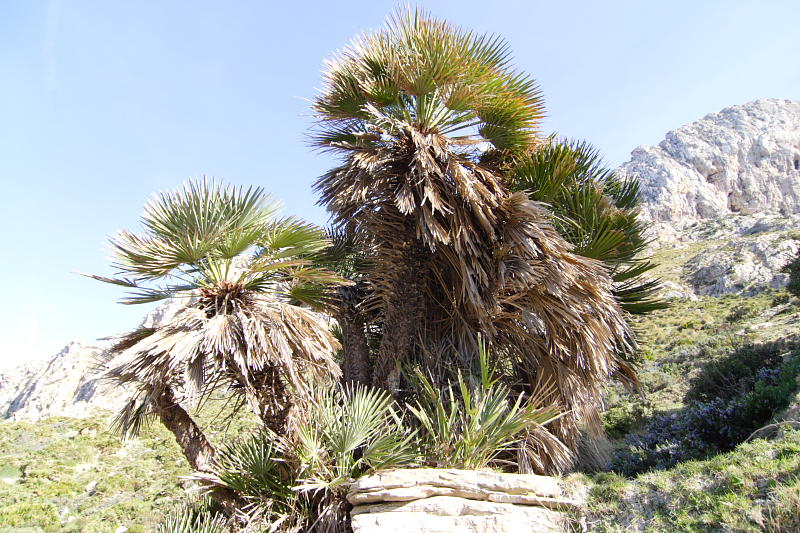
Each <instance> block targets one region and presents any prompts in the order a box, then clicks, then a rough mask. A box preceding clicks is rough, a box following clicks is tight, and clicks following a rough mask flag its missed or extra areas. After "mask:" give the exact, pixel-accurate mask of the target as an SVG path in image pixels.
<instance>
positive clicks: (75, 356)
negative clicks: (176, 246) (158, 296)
mask: <svg viewBox="0 0 800 533" xmlns="http://www.w3.org/2000/svg"><path fill="white" fill-rule="evenodd" d="M187 303H188V300H187V299H185V298H183V299H178V298H176V299H171V300H167V301H165V302H163V303H162V304H161V305H159V306H157V307H156V308H154V309H153V310H152V311H150V312H149V313H147V315H146V316H145V317H144V319H143V320H142V322H141V323H140V324H139V327H146V328H152V327H155V326H157V325H158V324H160V323H162V322H163V321H165V320H169V319H171V318H172V317H173V316H174V315H175V313H176V312H177V311H178V310H179V309H181V307H182V306H184V305H186V304H187ZM104 351H105V349H104V348H102V347H98V346H90V345H88V344H86V343H83V342H79V341H73V342H70V343H69V344H67V346H65V347H64V349H62V350H61V351H60V352H59V353H57V354H56V355H55V356H53V357H52V358H51V359H50V360H48V361H47V362H45V363H38V364H32V365H23V366H20V367H17V368H14V369H12V370H8V371H6V372H3V373H2V374H0V419H2V418H10V419H12V420H28V421H36V420H39V419H40V418H45V417H48V416H70V417H79V418H80V417H86V416H91V415H93V414H95V413H97V412H98V411H105V410H117V409H118V408H120V407H121V406H122V403H123V402H124V400H125V399H126V394H125V393H121V391H120V390H119V387H117V386H115V385H114V384H112V383H109V382H106V381H104V380H102V379H100V378H99V376H98V374H97V366H98V363H99V362H100V361H101V360H104V359H106V357H105V356H104Z"/></svg>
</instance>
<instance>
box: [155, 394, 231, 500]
mask: <svg viewBox="0 0 800 533" xmlns="http://www.w3.org/2000/svg"><path fill="white" fill-rule="evenodd" d="M155 408H156V411H157V413H158V417H159V419H160V420H161V423H162V424H164V426H165V427H166V428H167V429H168V430H170V431H171V432H172V434H173V435H174V436H175V440H176V441H177V442H178V446H180V447H181V451H182V452H183V455H184V456H185V457H186V459H187V460H188V461H189V464H190V465H191V466H192V468H193V469H194V470H197V471H200V472H208V471H209V470H210V469H211V467H212V466H213V462H214V458H215V457H216V454H217V450H216V449H215V448H214V446H212V445H211V443H210V442H209V441H208V439H207V438H206V436H205V434H204V433H203V430H202V429H200V427H199V426H198V425H197V424H196V423H195V421H194V420H193V419H192V417H191V416H190V415H189V413H187V412H186V410H185V409H184V408H183V407H181V405H180V404H179V403H178V400H177V398H176V397H175V393H174V391H173V390H172V389H171V388H170V387H166V388H164V390H163V391H162V392H161V394H160V395H159V396H158V397H157V398H156V400H155ZM210 495H211V497H212V498H214V499H215V500H216V501H217V502H218V503H219V504H220V505H221V506H222V508H223V509H225V511H226V512H227V513H228V514H229V515H233V514H234V512H235V511H236V508H237V506H239V505H240V504H242V503H243V502H241V501H240V498H239V497H238V496H237V495H236V493H234V492H233V491H232V490H230V489H225V488H222V487H215V488H214V489H213V490H212V491H211V493H210Z"/></svg>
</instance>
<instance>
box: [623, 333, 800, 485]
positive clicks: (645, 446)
mask: <svg viewBox="0 0 800 533" xmlns="http://www.w3.org/2000/svg"><path fill="white" fill-rule="evenodd" d="M781 352H782V350H780V349H777V347H776V346H775V345H765V346H761V347H748V348H747V349H746V350H744V351H743V352H742V353H743V354H745V357H743V360H744V361H746V360H750V361H760V362H761V363H763V364H767V365H768V366H761V367H760V368H759V367H758V366H753V367H747V366H739V365H740V364H741V365H744V363H743V360H739V359H735V358H734V359H727V360H723V361H717V362H715V364H714V365H709V366H708V367H707V369H708V368H709V367H711V368H712V369H713V372H710V373H708V374H706V375H705V377H704V378H703V379H702V380H700V381H699V382H698V383H700V384H702V386H703V387H704V388H703V389H702V390H695V391H694V395H695V396H696V397H697V398H699V400H697V401H696V402H695V403H692V404H690V405H689V406H688V407H686V408H685V409H683V410H681V411H678V412H676V413H673V414H662V415H659V416H657V417H655V418H654V419H653V420H652V421H651V422H650V423H649V424H648V425H647V427H646V428H645V430H644V431H643V432H642V433H641V434H633V435H629V436H628V437H627V438H626V446H625V447H623V448H622V449H621V450H619V451H618V453H617V455H616V457H615V458H614V460H613V462H612V466H613V469H614V470H616V471H618V472H621V473H624V474H626V475H633V474H638V473H641V472H644V471H647V470H650V469H664V468H669V467H672V466H674V465H676V464H678V463H680V462H683V461H687V460H691V459H704V458H706V457H709V456H711V455H714V454H717V453H719V452H724V451H729V450H732V449H733V448H734V447H735V446H736V445H738V444H739V443H741V442H742V441H744V440H745V439H747V438H748V437H749V436H750V435H751V434H752V433H753V432H754V431H755V430H757V429H758V428H760V427H762V426H763V425H764V424H766V423H767V422H768V421H769V420H770V419H771V418H772V417H773V416H775V414H776V413H777V412H779V411H780V410H782V409H783V408H785V407H786V406H787V405H788V403H789V401H790V399H791V398H792V396H793V394H794V393H795V392H796V391H797V389H798V382H797V377H798V375H800V357H798V356H800V353H798V352H796V353H795V354H794V356H790V357H787V358H785V359H781V358H780V353H781ZM731 360H733V361H736V363H737V364H732V363H731ZM776 360H777V362H776ZM720 369H729V370H730V374H729V376H727V377H726V379H727V381H726V382H725V383H724V385H725V387H726V388H723V389H717V390H716V393H717V394H716V396H712V395H713V392H712V391H713V390H714V389H713V386H714V385H721V384H722V383H721V381H720V376H721V375H722V374H721V370H720Z"/></svg>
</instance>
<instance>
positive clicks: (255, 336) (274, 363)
mask: <svg viewBox="0 0 800 533" xmlns="http://www.w3.org/2000/svg"><path fill="white" fill-rule="evenodd" d="M142 224H143V226H144V230H143V231H142V232H141V233H130V232H127V231H121V232H119V234H118V235H117V236H115V237H114V238H113V239H112V240H111V248H112V253H113V256H114V259H115V262H114V264H113V266H114V267H115V268H116V270H117V271H118V275H117V276H116V277H113V278H106V277H102V276H91V277H93V278H95V279H98V280H100V281H104V282H108V283H113V284H116V285H121V286H123V287H126V288H128V289H129V294H128V296H127V297H126V298H125V299H123V303H126V304H138V303H145V302H153V301H158V300H163V299H166V298H174V299H175V300H176V301H178V302H181V303H182V306H181V308H180V309H179V310H178V311H177V312H176V313H175V314H174V316H173V317H172V318H169V319H168V320H166V321H165V322H164V323H161V324H158V325H156V326H155V327H152V328H144V327H143V328H139V329H137V330H135V331H133V332H131V333H129V334H127V335H124V336H123V337H121V338H120V339H118V342H117V343H116V345H115V346H114V347H113V348H112V350H111V354H112V357H111V359H110V360H109V361H108V362H107V363H106V364H105V376H106V377H108V378H110V379H113V380H115V381H116V382H118V383H119V384H121V385H128V386H129V388H130V389H132V391H133V394H132V396H131V399H130V400H129V401H128V403H127V404H126V405H125V407H124V408H123V410H122V411H121V412H120V414H119V415H118V417H117V420H116V421H117V424H118V426H119V427H120V429H121V430H122V432H123V433H124V434H134V433H136V432H137V431H138V430H139V428H140V427H141V425H142V424H143V423H144V422H145V421H146V420H147V419H149V417H151V416H157V417H159V418H160V420H161V421H162V422H163V423H164V424H165V425H166V426H167V428H168V429H170V430H171V431H172V432H173V434H174V435H175V437H176V439H177V441H178V443H179V444H180V445H181V447H182V449H183V451H184V454H185V455H186V457H187V458H188V459H189V462H190V464H191V465H192V467H193V468H195V469H196V470H206V469H208V468H209V465H210V464H212V461H213V458H214V456H215V455H216V450H215V449H214V448H213V447H212V446H211V444H210V443H209V442H208V440H207V439H206V438H205V435H203V432H202V431H201V430H200V428H199V427H198V426H197V424H196V423H195V422H194V420H193V419H192V418H191V416H189V414H188V412H187V411H186V410H185V409H184V406H185V405H187V404H193V403H196V402H199V401H202V400H203V399H205V398H207V397H208V395H209V394H211V393H212V392H213V391H215V390H220V389H225V390H228V391H232V392H233V393H235V394H237V395H239V396H240V397H243V398H244V399H245V400H246V401H247V403H249V404H250V406H251V407H252V409H253V410H254V411H255V412H256V413H257V414H258V415H259V416H260V417H261V419H262V421H263V423H264V425H265V426H266V427H267V428H268V429H269V430H271V431H272V432H274V433H277V434H280V433H282V432H284V431H285V430H286V427H287V424H288V418H289V415H290V411H291V409H292V407H294V406H298V405H301V404H302V400H303V398H305V397H307V396H308V395H309V393H310V391H311V390H312V388H313V385H314V384H315V383H316V384H319V383H327V382H329V381H331V380H332V379H335V378H337V377H338V375H339V373H340V371H339V368H338V366H337V364H336V362H335V361H334V359H333V354H334V352H335V350H336V349H337V348H338V342H337V341H336V340H335V338H334V337H333V335H332V334H331V332H330V329H329V325H328V322H327V320H326V319H325V318H324V317H323V315H321V314H320V313H317V312H315V309H321V308H322V306H324V305H325V302H326V300H325V299H326V290H325V288H326V287H327V286H330V285H335V284H338V283H339V282H340V281H341V280H340V278H338V277H337V276H336V275H334V274H333V273H332V272H330V271H327V270H325V269H322V268H318V267H315V266H313V265H312V263H311V261H310V259H309V257H310V256H311V255H313V254H314V253H317V252H318V251H320V250H321V249H323V248H324V247H325V246H327V244H328V243H327V241H326V239H324V238H323V233H322V231H321V230H320V229H318V228H316V227H314V226H312V225H310V224H307V223H304V222H302V221H299V220H296V219H293V218H278V217H277V206H276V205H275V204H274V203H272V202H270V201H269V198H268V197H267V196H266V195H265V194H264V191H263V190H262V189H260V188H252V187H251V188H246V189H245V188H242V187H232V186H228V185H223V184H221V183H217V182H214V181H208V180H205V179H204V180H196V181H189V182H188V183H187V184H186V185H185V186H184V187H183V188H181V189H178V190H176V191H174V192H167V193H162V194H160V195H158V196H155V197H154V198H153V199H152V200H151V201H150V202H149V203H148V204H147V206H146V207H145V210H144V215H143V217H142Z"/></svg>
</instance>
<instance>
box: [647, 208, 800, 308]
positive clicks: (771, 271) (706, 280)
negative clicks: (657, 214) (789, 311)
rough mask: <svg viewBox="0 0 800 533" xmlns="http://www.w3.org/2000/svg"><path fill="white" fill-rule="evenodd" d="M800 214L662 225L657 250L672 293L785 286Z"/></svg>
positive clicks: (744, 291)
mask: <svg viewBox="0 0 800 533" xmlns="http://www.w3.org/2000/svg"><path fill="white" fill-rule="evenodd" d="M797 237H800V216H799V215H794V216H790V217H781V216H777V215H728V216H727V217H724V218H719V219H714V220H702V221H698V222H695V223H694V224H692V225H689V226H686V227H684V228H680V229H676V228H673V227H671V226H665V225H662V226H661V227H660V229H659V233H658V239H657V240H656V243H655V246H654V248H653V252H654V253H655V261H656V262H657V263H664V264H666V265H672V266H671V269H666V270H665V269H661V272H660V275H661V276H662V278H665V284H664V285H665V288H666V291H665V292H664V293H663V294H664V296H666V297H668V298H690V299H692V298H695V297H696V296H721V295H723V294H744V295H748V296H752V295H753V294H756V293H758V292H761V291H764V290H767V289H778V288H781V287H784V286H785V285H786V283H787V282H788V275H787V274H785V273H783V272H781V268H782V267H783V266H784V265H785V264H786V263H788V262H789V261H790V260H791V258H792V257H794V256H795V255H796V253H797V250H798V248H800V241H798V240H796V238H797Z"/></svg>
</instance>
